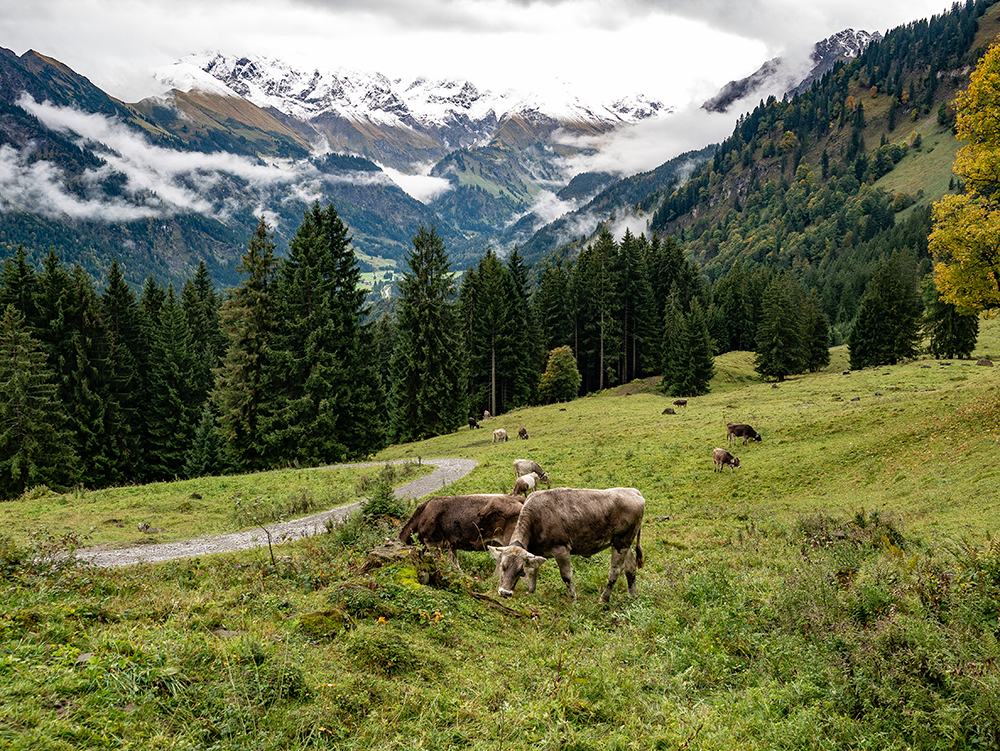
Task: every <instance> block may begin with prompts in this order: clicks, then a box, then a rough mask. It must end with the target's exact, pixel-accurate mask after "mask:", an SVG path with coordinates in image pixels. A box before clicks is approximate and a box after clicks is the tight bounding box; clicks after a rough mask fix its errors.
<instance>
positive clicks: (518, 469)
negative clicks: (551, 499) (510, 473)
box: [514, 459, 552, 488]
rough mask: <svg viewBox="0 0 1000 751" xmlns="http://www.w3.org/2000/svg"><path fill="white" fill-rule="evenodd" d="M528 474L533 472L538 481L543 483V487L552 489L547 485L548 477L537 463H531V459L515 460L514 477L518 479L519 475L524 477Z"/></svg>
mask: <svg viewBox="0 0 1000 751" xmlns="http://www.w3.org/2000/svg"><path fill="white" fill-rule="evenodd" d="M529 472H534V473H536V474H537V475H538V479H539V480H541V481H542V482H544V483H545V487H547V488H550V487H552V486H551V485H549V475H548V473H547V472H546V471H545V470H544V469H542V465H540V464H539V463H538V462H533V461H531V459H515V460H514V477H520V476H521V475H526V474H528V473H529Z"/></svg>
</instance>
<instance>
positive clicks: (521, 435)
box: [517, 428, 530, 441]
mask: <svg viewBox="0 0 1000 751" xmlns="http://www.w3.org/2000/svg"><path fill="white" fill-rule="evenodd" d="M517 437H518V438H521V439H522V440H525V441H526V440H528V438H529V437H530V436H529V435H528V429H527V428H521V429H520V430H518V431H517Z"/></svg>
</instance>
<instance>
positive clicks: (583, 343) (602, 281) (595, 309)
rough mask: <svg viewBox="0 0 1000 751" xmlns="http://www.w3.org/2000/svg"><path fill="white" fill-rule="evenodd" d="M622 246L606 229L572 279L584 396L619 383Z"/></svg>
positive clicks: (580, 260) (587, 249) (583, 255)
mask: <svg viewBox="0 0 1000 751" xmlns="http://www.w3.org/2000/svg"><path fill="white" fill-rule="evenodd" d="M617 254H618V245H617V243H615V240H614V237H612V235H611V232H610V231H609V230H608V229H607V228H606V227H605V228H603V229H602V230H601V232H600V234H599V235H598V237H597V240H596V241H594V242H593V243H591V244H590V245H588V246H587V247H585V248H584V249H583V250H582V251H581V252H580V257H579V258H578V259H577V263H576V266H574V268H573V275H572V277H571V290H572V292H571V295H572V299H573V304H574V316H575V320H576V347H575V349H576V359H577V365H578V367H579V368H580V375H581V376H582V378H583V393H585V394H586V393H589V392H591V391H595V390H601V389H604V388H607V387H608V386H610V385H612V381H613V380H615V376H616V372H615V371H616V368H615V366H616V365H617V363H618V356H619V353H620V350H621V346H622V345H621V328H620V326H619V325H618V321H617V319H616V318H615V311H616V310H617V309H618V308H619V301H620V294H621V289H620V286H621V280H620V274H619V264H618V261H617Z"/></svg>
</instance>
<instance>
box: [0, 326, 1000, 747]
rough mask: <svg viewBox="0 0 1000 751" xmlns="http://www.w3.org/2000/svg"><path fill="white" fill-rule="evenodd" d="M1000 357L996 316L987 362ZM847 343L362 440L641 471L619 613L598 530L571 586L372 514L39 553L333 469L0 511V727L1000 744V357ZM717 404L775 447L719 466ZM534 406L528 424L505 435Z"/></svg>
mask: <svg viewBox="0 0 1000 751" xmlns="http://www.w3.org/2000/svg"><path fill="white" fill-rule="evenodd" d="M998 352H1000V325H998V322H997V321H985V322H983V326H982V331H981V334H980V340H979V347H978V349H977V351H976V357H989V356H990V355H991V353H998ZM832 359H833V362H832V363H831V365H830V367H829V368H828V369H827V370H825V371H824V372H821V373H815V374H807V375H803V376H798V377H794V378H791V379H789V380H788V381H786V382H783V383H780V384H777V387H772V385H771V384H770V383H761V382H760V381H759V380H758V379H757V378H756V377H755V375H754V373H753V369H752V356H751V355H749V354H748V353H731V354H728V355H725V356H723V357H720V358H718V359H717V360H716V377H715V380H714V381H713V389H712V393H710V394H709V395H707V396H703V397H698V398H694V399H690V400H689V401H688V404H687V406H685V407H676V408H675V411H676V414H665V413H664V410H665V409H666V408H667V407H670V406H671V402H672V400H671V399H669V398H667V397H664V396H663V395H661V394H658V393H657V392H656V391H655V388H654V384H652V383H634V384H628V385H625V386H622V387H619V388H616V389H611V390H608V391H606V392H604V393H601V394H597V395H593V396H588V397H586V398H583V399H578V400H576V401H573V402H570V403H566V404H556V405H549V406H544V407H536V408H530V409H523V410H518V411H514V412H511V413H508V414H505V415H502V416H500V417H498V418H495V419H493V420H490V421H488V422H485V423H484V424H483V429H482V430H470V429H469V428H467V427H463V428H461V429H460V430H459V431H457V432H456V433H453V434H451V435H447V436H441V437H439V438H436V439H433V440H429V441H424V442H421V443H416V444H405V445H399V446H393V447H391V448H389V449H386V450H385V451H383V452H382V453H381V454H379V455H378V456H377V457H375V458H376V460H378V461H387V460H394V459H413V460H415V461H416V460H418V459H421V458H432V457H468V458H473V459H476V460H477V461H478V462H479V465H478V467H477V468H476V469H475V470H474V471H473V472H472V473H471V474H470V475H468V476H467V477H466V478H464V479H462V480H460V481H459V482H456V483H454V484H452V485H450V486H448V487H447V489H446V492H448V493H449V494H450V493H460V492H473V491H475V492H501V491H509V490H510V488H511V487H512V485H513V480H514V477H513V471H512V468H511V463H512V460H513V459H515V458H532V459H535V460H537V461H538V462H539V463H541V464H542V466H543V467H545V468H546V469H547V470H548V472H549V474H550V477H551V479H552V483H553V486H561V485H566V486H577V487H610V486H619V485H624V486H634V487H636V488H638V489H639V490H640V491H641V492H642V493H643V495H644V496H645V498H646V501H647V508H646V516H645V522H644V526H643V530H642V544H643V549H644V551H645V566H644V568H643V569H642V570H641V571H640V572H639V594H638V596H637V597H635V598H631V597H629V596H628V595H627V594H626V592H625V586H624V581H622V582H620V583H619V584H618V585H617V587H616V589H615V591H614V594H613V596H612V599H611V602H610V604H608V605H600V604H599V603H598V601H597V598H598V596H599V594H600V592H601V590H602V589H603V586H604V580H605V577H606V572H607V564H608V554H607V553H602V554H599V555H596V556H594V557H593V558H592V559H582V558H574V560H573V567H574V573H575V576H576V579H577V582H576V586H577V590H578V592H579V599H578V600H577V601H575V602H574V601H571V600H570V599H569V598H568V597H567V595H566V588H565V585H564V584H563V583H562V581H561V580H560V578H559V576H558V571H557V569H556V567H555V565H554V564H553V563H548V564H546V565H545V566H543V567H542V570H541V572H540V574H539V585H538V590H537V591H536V593H535V594H533V595H528V594H526V593H525V592H524V591H522V589H521V588H519V590H518V592H517V594H516V596H515V597H514V598H513V599H511V600H499V599H498V598H497V597H496V590H495V581H494V580H493V579H492V576H491V575H492V568H493V566H492V560H491V559H490V558H489V556H488V555H487V554H478V553H462V554H460V555H459V563H460V564H461V569H458V568H455V567H452V566H451V565H449V564H448V562H447V561H446V560H444V559H443V558H442V557H441V556H438V555H434V554H429V553H428V554H422V555H417V554H416V553H412V554H409V555H408V556H407V555H403V556H402V557H400V556H393V555H391V554H388V555H385V556H375V555H370V554H369V553H370V551H372V550H373V549H377V548H378V546H380V545H381V543H383V541H384V540H385V538H386V537H388V536H391V535H393V534H394V532H395V531H396V530H397V529H398V527H399V520H397V519H391V518H390V519H386V518H384V517H379V516H365V515H357V516H355V517H353V518H351V519H350V520H349V521H347V522H346V523H345V524H344V525H342V526H340V527H336V528H333V529H331V530H329V531H328V533H326V534H323V535H319V536H316V537H313V538H309V539H307V540H303V541H299V542H296V543H291V544H286V545H283V546H280V547H279V548H278V549H277V551H280V554H281V555H280V557H279V558H278V559H277V561H276V562H272V560H271V559H270V557H269V556H268V555H267V553H266V551H261V550H257V551H245V552H241V553H237V554H232V555H220V556H212V557H205V558H200V559H189V560H180V561H175V562H171V563H166V564H159V565H155V566H147V565H141V566H136V567H132V568H127V569H121V570H100V569H94V568H91V567H87V566H75V565H71V564H69V563H67V562H66V561H65V560H61V559H57V560H56V561H55V562H54V563H45V562H44V561H42V560H40V559H39V558H38V554H39V553H46V552H52V551H53V550H56V549H58V548H59V547H60V546H61V545H62V546H65V545H67V544H73V542H72V540H73V536H74V535H78V536H79V537H80V538H81V539H82V538H83V537H89V538H90V539H92V540H94V541H98V540H100V541H103V542H107V543H113V544H126V543H128V542H129V538H130V537H131V538H134V537H135V532H134V531H133V530H134V529H135V522H136V521H139V520H145V519H148V520H149V521H150V522H152V523H157V522H156V521H155V520H162V525H163V526H165V527H166V528H167V529H169V534H170V535H181V534H183V533H184V532H185V530H186V529H187V528H185V527H184V526H183V525H182V524H181V522H180V521H177V520H175V519H174V518H173V517H170V516H169V515H168V514H170V513H181V514H183V513H186V512H179V511H178V509H177V507H178V506H179V504H183V503H188V502H189V503H192V504H193V503H194V500H193V499H191V495H192V494H193V493H199V494H200V495H202V499H201V500H202V501H209V505H213V504H215V505H218V506H219V507H222V506H232V505H233V504H232V499H233V496H234V494H235V493H236V492H239V493H241V494H245V496H246V497H248V498H249V497H254V498H256V497H258V496H259V497H261V498H264V497H267V498H270V499H273V500H272V501H270V502H269V503H267V504H264V505H267V506H268V507H280V508H279V511H280V512H281V513H287V512H288V510H289V508H290V505H289V503H288V502H287V501H288V499H289V498H290V497H292V496H295V495H296V494H298V493H299V491H300V488H301V487H303V486H302V482H304V480H303V478H304V477H307V476H309V477H312V476H314V475H315V476H319V472H320V471H311V470H310V471H306V470H298V471H292V472H289V473H288V474H289V475H290V477H289V478H288V479H285V480H281V481H280V482H278V481H277V480H276V479H275V478H272V477H271V474H272V473H268V474H267V475H248V476H243V477H239V478H214V479H211V480H208V479H206V480H198V481H186V482H184V483H167V484H161V485H158V486H146V487H145V488H125V489H117V490H115V491H108V492H107V494H103V493H97V492H93V493H83V492H81V493H78V494H70V495H67V496H55V495H54V494H45V493H40V494H38V497H28V498H24V499H21V500H19V501H16V502H12V503H10V504H0V513H2V514H3V516H2V517H0V518H2V520H3V522H4V530H5V531H4V533H0V577H2V579H0V581H2V586H3V592H4V597H3V600H2V602H0V747H3V748H12V749H18V750H20V749H84V748H86V749H90V748H94V749H104V748H107V749H300V748H303V749H304V748H312V747H318V748H337V749H484V750H485V749H496V750H497V751H502V750H503V749H520V748H529V747H530V748H537V749H597V748H601V749H720V750H721V749H737V748H738V749H786V748H787V749H792V748H802V749H826V748H830V749H833V748H837V749H841V748H857V749H861V748H878V749H911V748H942V749H976V748H984V749H985V748H997V747H1000V667H998V666H1000V644H998V637H1000V541H998V540H997V539H996V535H997V533H998V531H1000V522H998V518H1000V513H998V512H1000V469H998V467H1000V461H998V459H1000V389H998V388H997V387H998V384H1000V371H998V370H997V369H995V368H989V367H981V366H977V365H976V364H975V361H974V360H973V361H972V362H970V361H938V360H933V359H929V358H924V359H918V360H915V361H913V362H907V363H904V364H900V365H896V366H891V367H883V368H876V369H871V370H865V371H859V372H850V373H845V371H847V352H846V350H845V349H843V348H837V349H835V350H833V352H832ZM727 422H748V423H750V424H752V425H753V426H754V427H755V428H757V429H758V431H760V432H761V434H762V435H763V441H762V442H761V443H753V444H750V445H748V446H746V447H744V446H742V445H740V446H737V447H735V448H734V449H733V453H735V454H736V455H738V456H739V457H740V459H741V461H742V467H741V468H740V469H738V470H736V471H735V472H730V471H729V470H728V469H727V470H725V471H724V472H722V473H715V472H713V471H712V461H711V451H712V448H713V447H714V446H724V445H725V436H726V430H725V425H726V423H727ZM522 426H523V427H526V428H527V430H528V431H529V433H530V434H531V438H530V439H529V440H528V441H526V442H525V441H519V440H516V439H513V440H511V441H509V442H508V443H505V444H497V445H494V444H492V443H491V432H492V428H496V427H504V428H506V429H507V432H508V433H509V434H511V435H516V432H517V430H518V428H520V427H522ZM331 471H332V470H331ZM372 471H373V470H371V469H370V468H369V469H367V470H364V472H367V473H371V472H372ZM335 472H337V473H342V474H333V475H324V476H323V479H322V480H319V481H318V482H320V483H321V485H320V486H318V487H317V488H316V489H313V490H310V491H309V492H310V494H311V495H313V496H315V497H316V498H317V499H318V500H319V502H320V503H321V505H323V504H326V503H338V502H340V500H341V499H346V500H345V502H351V501H353V500H356V498H355V496H356V495H357V494H358V492H359V491H360V489H361V487H362V486H363V485H364V483H361V482H359V479H358V478H359V476H360V474H361V471H360V470H354V471H352V470H336V471H335ZM401 481H402V480H401ZM215 483H218V484H219V485H218V491H217V493H216V494H215V495H211V493H212V492H215V491H209V492H206V490H205V489H206V488H211V487H215ZM237 483H239V484H238V486H237ZM272 486H273V487H275V488H276V489H273V490H267V489H266V488H269V487H272ZM237 487H238V488H239V490H236V488H237ZM209 499H213V500H209ZM133 504H135V505H134V506H133ZM292 505H293V504H292ZM192 508H193V506H192ZM146 509H159V510H156V511H153V510H148V511H147V510H146ZM282 509H283V510H282ZM201 513H202V510H201V508H200V507H199V511H198V514H193V515H195V516H197V515H200V514H201ZM206 513H207V512H206ZM189 515H192V514H190V513H189ZM237 516H238V515H233V514H229V516H228V517H227V516H226V515H225V514H220V515H219V516H218V517H217V518H215V520H214V521H212V522H210V523H209V522H205V523H204V524H201V525H200V526H198V527H197V529H198V530H199V533H203V532H212V531H231V530H232V529H234V528H235V526H234V525H236V524H237V523H238V522H239V519H238V518H237ZM140 517H141V518H140ZM106 518H121V519H127V522H128V525H130V529H129V531H128V535H125V534H124V533H122V534H121V535H120V536H117V537H116V536H115V535H114V532H113V530H114V529H119V528H117V527H116V526H115V525H114V524H105V523H104V522H103V519H106ZM128 525H127V526H128ZM157 526H160V525H159V524H158V525H157ZM105 527H111V528H113V529H109V530H105ZM22 529H27V530H29V531H30V533H28V534H20V533H19V532H18V530H22ZM71 533H72V534H71ZM100 535H106V537H101V536H100ZM67 540H69V542H67ZM421 581H426V582H427V583H426V584H421V583H420V582H421Z"/></svg>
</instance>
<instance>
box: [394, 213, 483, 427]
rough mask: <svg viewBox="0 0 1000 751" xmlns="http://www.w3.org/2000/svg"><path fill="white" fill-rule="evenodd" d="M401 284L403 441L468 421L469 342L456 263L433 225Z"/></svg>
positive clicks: (398, 357) (398, 371) (397, 416)
mask: <svg viewBox="0 0 1000 751" xmlns="http://www.w3.org/2000/svg"><path fill="white" fill-rule="evenodd" d="M406 263H407V267H408V269H409V270H408V271H406V272H404V273H403V279H402V281H401V282H400V284H399V291H400V300H399V308H398V315H397V335H398V339H397V343H396V348H395V350H394V352H393V358H392V374H393V430H394V433H395V435H396V437H397V438H398V439H399V440H401V441H415V440H421V439H424V438H430V437H432V436H435V435H442V434H444V433H450V432H452V431H455V430H457V429H458V428H459V426H461V425H463V424H464V423H465V422H466V415H467V404H466V400H465V398H464V395H465V375H464V365H463V363H462V352H463V349H464V344H463V342H462V337H461V328H460V322H459V317H458V313H457V311H456V310H455V306H454V305H453V304H452V303H451V302H450V300H451V298H452V296H453V295H454V293H455V285H454V282H453V281H452V278H451V263H450V261H449V260H448V254H447V252H446V250H445V247H444V243H443V242H442V241H441V239H440V238H439V237H438V235H437V232H436V230H435V229H434V228H433V227H432V228H430V229H427V228H425V227H421V228H420V230H419V231H418V233H417V235H416V236H415V237H414V238H413V250H412V251H411V252H410V253H409V254H407V258H406Z"/></svg>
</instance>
